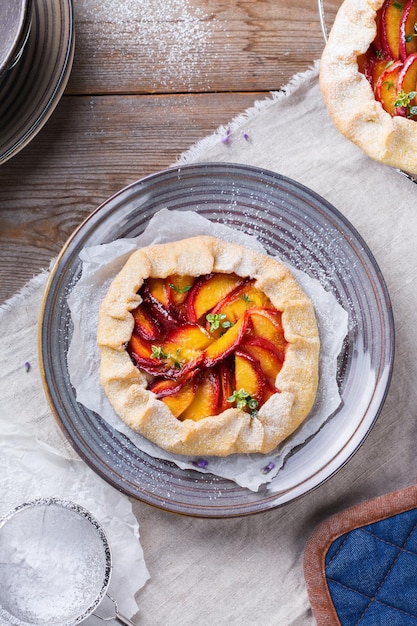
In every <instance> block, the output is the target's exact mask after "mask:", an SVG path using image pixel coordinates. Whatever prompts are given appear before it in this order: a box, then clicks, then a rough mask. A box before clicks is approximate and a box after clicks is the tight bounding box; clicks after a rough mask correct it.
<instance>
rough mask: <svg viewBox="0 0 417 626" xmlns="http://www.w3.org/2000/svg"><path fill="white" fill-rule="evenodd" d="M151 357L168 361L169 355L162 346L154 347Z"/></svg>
mask: <svg viewBox="0 0 417 626" xmlns="http://www.w3.org/2000/svg"><path fill="white" fill-rule="evenodd" d="M151 357H152V358H153V359H168V358H169V354H168V353H167V352H165V350H164V349H163V347H162V346H152V354H151Z"/></svg>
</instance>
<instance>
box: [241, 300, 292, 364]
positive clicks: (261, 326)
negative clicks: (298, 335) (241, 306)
mask: <svg viewBox="0 0 417 626" xmlns="http://www.w3.org/2000/svg"><path fill="white" fill-rule="evenodd" d="M249 315H250V319H251V322H252V333H251V334H253V335H255V336H257V337H262V338H264V339H266V340H267V341H269V342H270V343H271V344H273V346H274V347H275V350H277V351H279V353H280V354H282V355H284V354H285V349H286V346H287V341H286V340H285V338H284V331H283V329H282V326H281V315H280V313H278V312H277V313H276V314H275V313H272V312H270V311H267V310H262V309H256V310H255V309H253V310H251V311H249Z"/></svg>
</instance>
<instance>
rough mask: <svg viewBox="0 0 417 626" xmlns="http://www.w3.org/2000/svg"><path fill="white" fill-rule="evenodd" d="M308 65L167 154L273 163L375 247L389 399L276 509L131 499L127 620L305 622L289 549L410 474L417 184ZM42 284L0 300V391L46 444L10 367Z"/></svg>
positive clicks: (303, 597) (416, 332) (46, 418)
mask: <svg viewBox="0 0 417 626" xmlns="http://www.w3.org/2000/svg"><path fill="white" fill-rule="evenodd" d="M317 73H318V65H317V64H316V65H315V66H314V67H313V68H311V69H309V70H308V71H307V72H306V73H304V74H303V75H299V76H296V77H294V79H293V80H292V81H291V83H290V84H289V85H288V86H287V87H286V88H285V89H284V90H283V91H280V92H277V93H274V94H271V96H270V97H269V98H267V99H266V100H265V101H262V102H259V103H255V104H254V107H253V109H251V110H249V111H247V112H245V113H242V115H241V116H239V117H238V118H237V119H235V120H232V121H231V122H230V124H225V126H224V127H222V128H220V129H219V130H218V132H216V133H215V134H214V135H213V136H211V137H208V138H206V139H205V140H204V141H202V142H201V143H199V144H198V145H196V146H193V147H192V148H191V149H190V150H189V151H188V152H187V153H185V154H183V155H182V156H181V158H180V160H179V163H180V164H184V163H191V162H197V161H200V162H202V161H224V162H226V161H227V162H235V163H244V164H249V165H254V166H258V167H261V168H266V169H270V170H274V171H276V172H279V173H280V174H283V175H285V176H288V177H290V178H293V179H295V180H297V181H299V182H300V183H303V184H304V185H306V186H308V187H310V188H311V189H313V190H314V191H316V192H317V193H319V194H320V195H322V196H323V197H324V198H326V199H327V200H328V201H329V202H330V203H332V204H333V205H334V206H335V207H336V208H337V209H338V210H339V211H341V212H342V213H343V214H344V215H345V216H346V217H347V218H348V219H349V220H350V222H351V223H352V224H353V226H354V227H355V228H356V229H357V230H358V231H359V233H360V234H361V235H362V236H363V238H364V239H365V241H366V242H367V244H368V245H369V247H370V249H371V251H372V253H373V254H374V256H375V258H376V261H377V263H378V264H379V266H380V268H381V271H382V273H383V275H384V278H385V280H386V283H387V286H388V290H389V292H390V296H391V299H392V305H393V311H394V318H395V326H396V359H395V366H394V372H393V379H392V383H391V387H390V390H389V393H388V397H387V400H386V402H385V406H384V408H383V410H382V412H381V414H380V417H379V419H378V421H377V423H376V424H375V426H374V428H373V429H372V431H371V433H370V435H369V436H368V437H367V439H366V440H365V442H364V443H363V445H362V446H361V448H360V449H359V451H358V452H357V453H356V454H355V456H354V457H353V458H352V459H351V460H350V461H349V462H348V463H347V464H346V465H345V467H344V468H342V469H341V470H340V471H339V472H338V473H337V474H336V475H335V476H334V477H332V478H331V479H330V480H328V481H327V482H326V483H325V484H324V485H322V486H321V487H319V488H318V489H317V490H315V491H314V492H312V493H310V494H307V495H305V496H303V497H301V498H299V499H298V500H296V501H294V502H291V503H289V504H287V505H284V506H282V507H280V508H277V509H274V510H272V511H269V512H267V513H261V514H259V515H255V516H249V517H243V518H234V519H223V520H216V519H208V520H207V519H199V518H191V517H183V516H178V515H174V514H172V513H169V512H165V511H161V510H157V509H154V508H152V507H150V506H149V505H146V504H143V503H141V502H136V501H132V508H133V512H134V514H135V516H136V519H137V520H138V522H139V524H140V544H141V546H142V548H143V553H144V557H145V561H146V566H147V568H148V570H149V573H150V579H149V580H148V582H146V584H144V585H143V586H142V587H141V588H140V589H139V590H138V592H137V594H136V600H137V603H138V606H139V612H138V613H137V615H136V616H135V617H134V618H133V619H134V620H135V622H136V623H137V624H138V625H140V626H195V625H196V624H198V625H199V626H212V625H214V624H215V625H216V626H222V625H225V626H226V625H227V626H229V625H232V624H236V625H239V626H242V625H248V626H249V625H250V626H269V625H270V626H290V625H292V626H295V625H297V626H301V625H302V626H310V625H313V624H314V623H315V621H314V618H313V616H312V613H311V609H310V606H309V601H308V596H307V592H306V586H305V582H304V576H303V569H302V559H303V552H304V547H305V544H306V541H307V539H308V537H309V536H310V535H311V533H312V531H313V530H314V528H315V527H316V526H317V525H318V524H319V523H320V522H321V521H322V520H324V519H326V518H328V517H329V516H330V515H331V514H333V513H336V512H338V511H341V510H343V509H345V508H347V507H348V506H351V505H353V504H356V503H359V502H362V501H364V500H367V499H369V498H371V497H374V496H377V495H381V494H385V493H388V492H390V491H393V490H395V489H398V488H402V487H406V486H407V485H409V484H412V483H414V482H415V477H416V473H417V459H416V453H415V450H416V444H417V384H416V380H417V358H416V354H417V328H416V311H417V252H416V241H417V185H416V184H414V183H413V182H411V181H410V180H408V179H407V178H405V177H404V176H402V175H401V174H400V173H399V172H397V171H395V170H393V169H390V168H388V167H385V166H382V165H380V164H377V163H374V162H373V161H371V160H370V159H369V158H368V157H367V156H365V155H364V154H363V153H362V152H361V151H360V150H359V149H358V148H356V147H355V146H354V145H353V144H351V143H350V142H349V141H348V140H346V139H345V138H344V137H342V136H340V135H339V133H338V132H337V131H336V129H335V128H334V126H333V124H332V122H331V120H330V118H329V116H328V114H327V111H326V109H325V107H324V105H323V102H322V99H321V95H320V91H319V87H318V80H317ZM43 284H44V279H43V278H42V277H37V279H36V281H35V283H32V285H31V287H30V288H31V291H32V295H31V297H30V299H26V298H23V300H22V297H17V298H16V299H15V300H12V301H11V302H10V303H8V305H7V306H6V307H4V308H3V310H2V311H1V315H0V321H1V325H2V347H3V349H2V351H1V355H0V362H1V375H0V393H1V397H2V405H3V408H4V409H5V414H6V415H7V416H8V419H9V420H15V419H17V420H18V421H19V422H20V423H24V422H25V421H27V422H30V423H42V424H43V425H42V429H45V427H46V428H49V435H50V443H51V445H54V440H55V441H56V442H58V440H60V438H61V435H60V434H59V432H58V431H57V429H56V426H55V424H54V420H53V418H52V415H51V413H50V411H49V409H48V407H47V405H46V402H45V400H44V398H43V392H42V389H41V386H40V382H39V378H38V375H37V372H36V371H32V372H31V371H29V372H27V373H26V372H25V371H24V368H23V363H24V361H26V360H27V359H30V358H31V359H33V360H34V361H35V360H36V356H35V352H36V323H37V319H36V318H37V306H38V305H39V301H40V298H41V291H42V288H43ZM28 289H29V288H28ZM26 293H29V292H28V291H26ZM24 295H25V292H24ZM22 328H25V337H26V341H25V342H21V343H20V344H19V350H18V354H16V343H15V341H14V340H13V337H16V334H17V333H18V332H19V329H22ZM9 338H11V339H9ZM36 367H37V366H36V364H35V365H34V370H36ZM31 374H33V375H32V376H31ZM16 398H19V402H18V405H19V406H18V410H17V411H16ZM16 416H17V417H16ZM39 420H41V422H39ZM0 481H4V477H2V478H0ZM128 575H129V573H128Z"/></svg>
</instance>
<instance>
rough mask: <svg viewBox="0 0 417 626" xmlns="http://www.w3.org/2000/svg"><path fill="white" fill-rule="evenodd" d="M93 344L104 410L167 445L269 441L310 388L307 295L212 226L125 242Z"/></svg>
mask: <svg viewBox="0 0 417 626" xmlns="http://www.w3.org/2000/svg"><path fill="white" fill-rule="evenodd" d="M98 345H99V348H100V354H101V367H100V375H101V383H102V385H103V387H104V389H105V392H106V394H107V396H108V398H109V400H110V402H111V404H112V406H113V408H114V409H115V411H116V413H117V414H118V415H119V416H120V417H121V418H122V420H123V421H124V422H125V423H126V424H127V425H128V426H129V427H130V428H132V429H133V430H135V431H137V432H139V433H140V434H142V435H143V436H144V437H146V438H147V439H149V440H151V441H153V442H154V443H156V444H157V445H159V446H160V447H162V448H164V449H165V450H168V451H170V452H173V453H176V454H187V455H196V454H198V455H201V454H204V455H215V456H226V455H229V454H234V453H251V452H261V453H267V452H270V451H271V450H273V449H274V448H275V447H276V446H277V445H278V444H279V443H280V442H281V441H282V440H283V439H285V438H286V437H288V436H289V435H290V434H291V433H292V432H293V431H294V430H295V429H296V428H297V427H298V426H299V425H300V424H301V423H302V422H303V421H304V419H305V418H306V417H307V415H308V413H309V411H310V409H311V408H312V405H313V403H314V400H315V396H316V391H317V385H318V363H319V348H320V343H319V335H318V330H317V324H316V318H315V314H314V309H313V306H312V303H311V302H310V300H309V299H308V298H307V296H306V295H305V294H304V292H303V291H302V289H301V288H300V286H299V285H298V283H297V282H296V280H295V278H294V276H293V274H292V273H291V272H290V271H289V270H288V269H287V268H286V267H285V266H284V265H282V264H280V263H278V262H276V261H275V260H273V259H272V258H270V257H267V256H265V255H262V254H259V253H256V252H253V251H251V250H249V249H245V248H243V247H241V246H239V245H235V244H231V243H227V242H224V241H221V240H219V239H215V238H212V237H206V236H199V237H193V238H189V239H184V240H181V241H176V242H174V243H166V244H159V245H153V246H149V247H146V248H142V249H139V250H137V251H136V252H134V253H133V254H132V255H131V256H130V258H129V260H128V261H127V263H126V264H125V266H124V267H123V268H122V270H121V271H120V273H119V274H118V275H117V276H116V278H115V279H114V280H113V282H112V284H111V286H110V288H109V291H108V292H107V295H106V297H105V298H104V300H103V303H102V305H101V307H100V313H99V322H98Z"/></svg>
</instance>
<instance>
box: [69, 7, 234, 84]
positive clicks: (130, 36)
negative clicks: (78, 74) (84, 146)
mask: <svg viewBox="0 0 417 626" xmlns="http://www.w3.org/2000/svg"><path fill="white" fill-rule="evenodd" d="M85 4H87V6H84V5H85ZM75 5H76V7H77V9H78V11H79V14H80V18H81V19H82V20H83V21H86V22H91V23H92V24H94V22H97V23H98V22H101V23H106V22H107V23H108V24H109V28H108V31H107V32H106V34H105V37H106V39H105V40H103V44H104V45H106V46H109V48H110V49H111V46H112V44H113V45H116V46H118V47H119V46H120V41H121V34H122V40H123V39H126V42H127V46H128V48H127V49H125V50H124V51H123V52H125V53H126V54H127V55H132V54H133V55H136V54H137V55H138V56H140V57H141V59H142V63H145V64H150V67H151V68H152V71H153V74H154V77H155V81H158V82H162V83H163V84H165V85H166V86H170V85H171V84H172V85H174V84H176V85H177V84H178V81H179V80H181V81H182V82H183V83H184V84H185V86H186V87H187V86H188V85H189V81H190V78H191V77H194V78H195V77H196V76H197V77H199V78H201V79H202V78H204V75H205V74H206V72H205V69H207V68H208V66H209V65H210V64H211V63H212V62H213V57H214V55H215V52H214V48H213V46H212V45H211V44H212V40H213V35H214V33H215V31H216V30H218V28H219V27H220V26H219V24H218V22H217V20H216V19H215V17H214V15H213V14H212V13H208V12H207V13H206V12H205V11H204V10H203V9H202V8H201V7H195V6H193V5H192V3H191V2H189V1H188V0H117V1H115V0H92V2H91V3H83V6H82V5H81V3H80V5H79V6H77V0H75ZM222 28H223V29H224V26H222ZM222 36H224V37H225V38H226V37H227V33H226V32H224V33H223V34H222ZM226 45H227V44H226ZM140 69H141V68H140V67H138V73H139V72H140ZM204 86H205V87H206V88H207V87H208V85H204Z"/></svg>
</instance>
